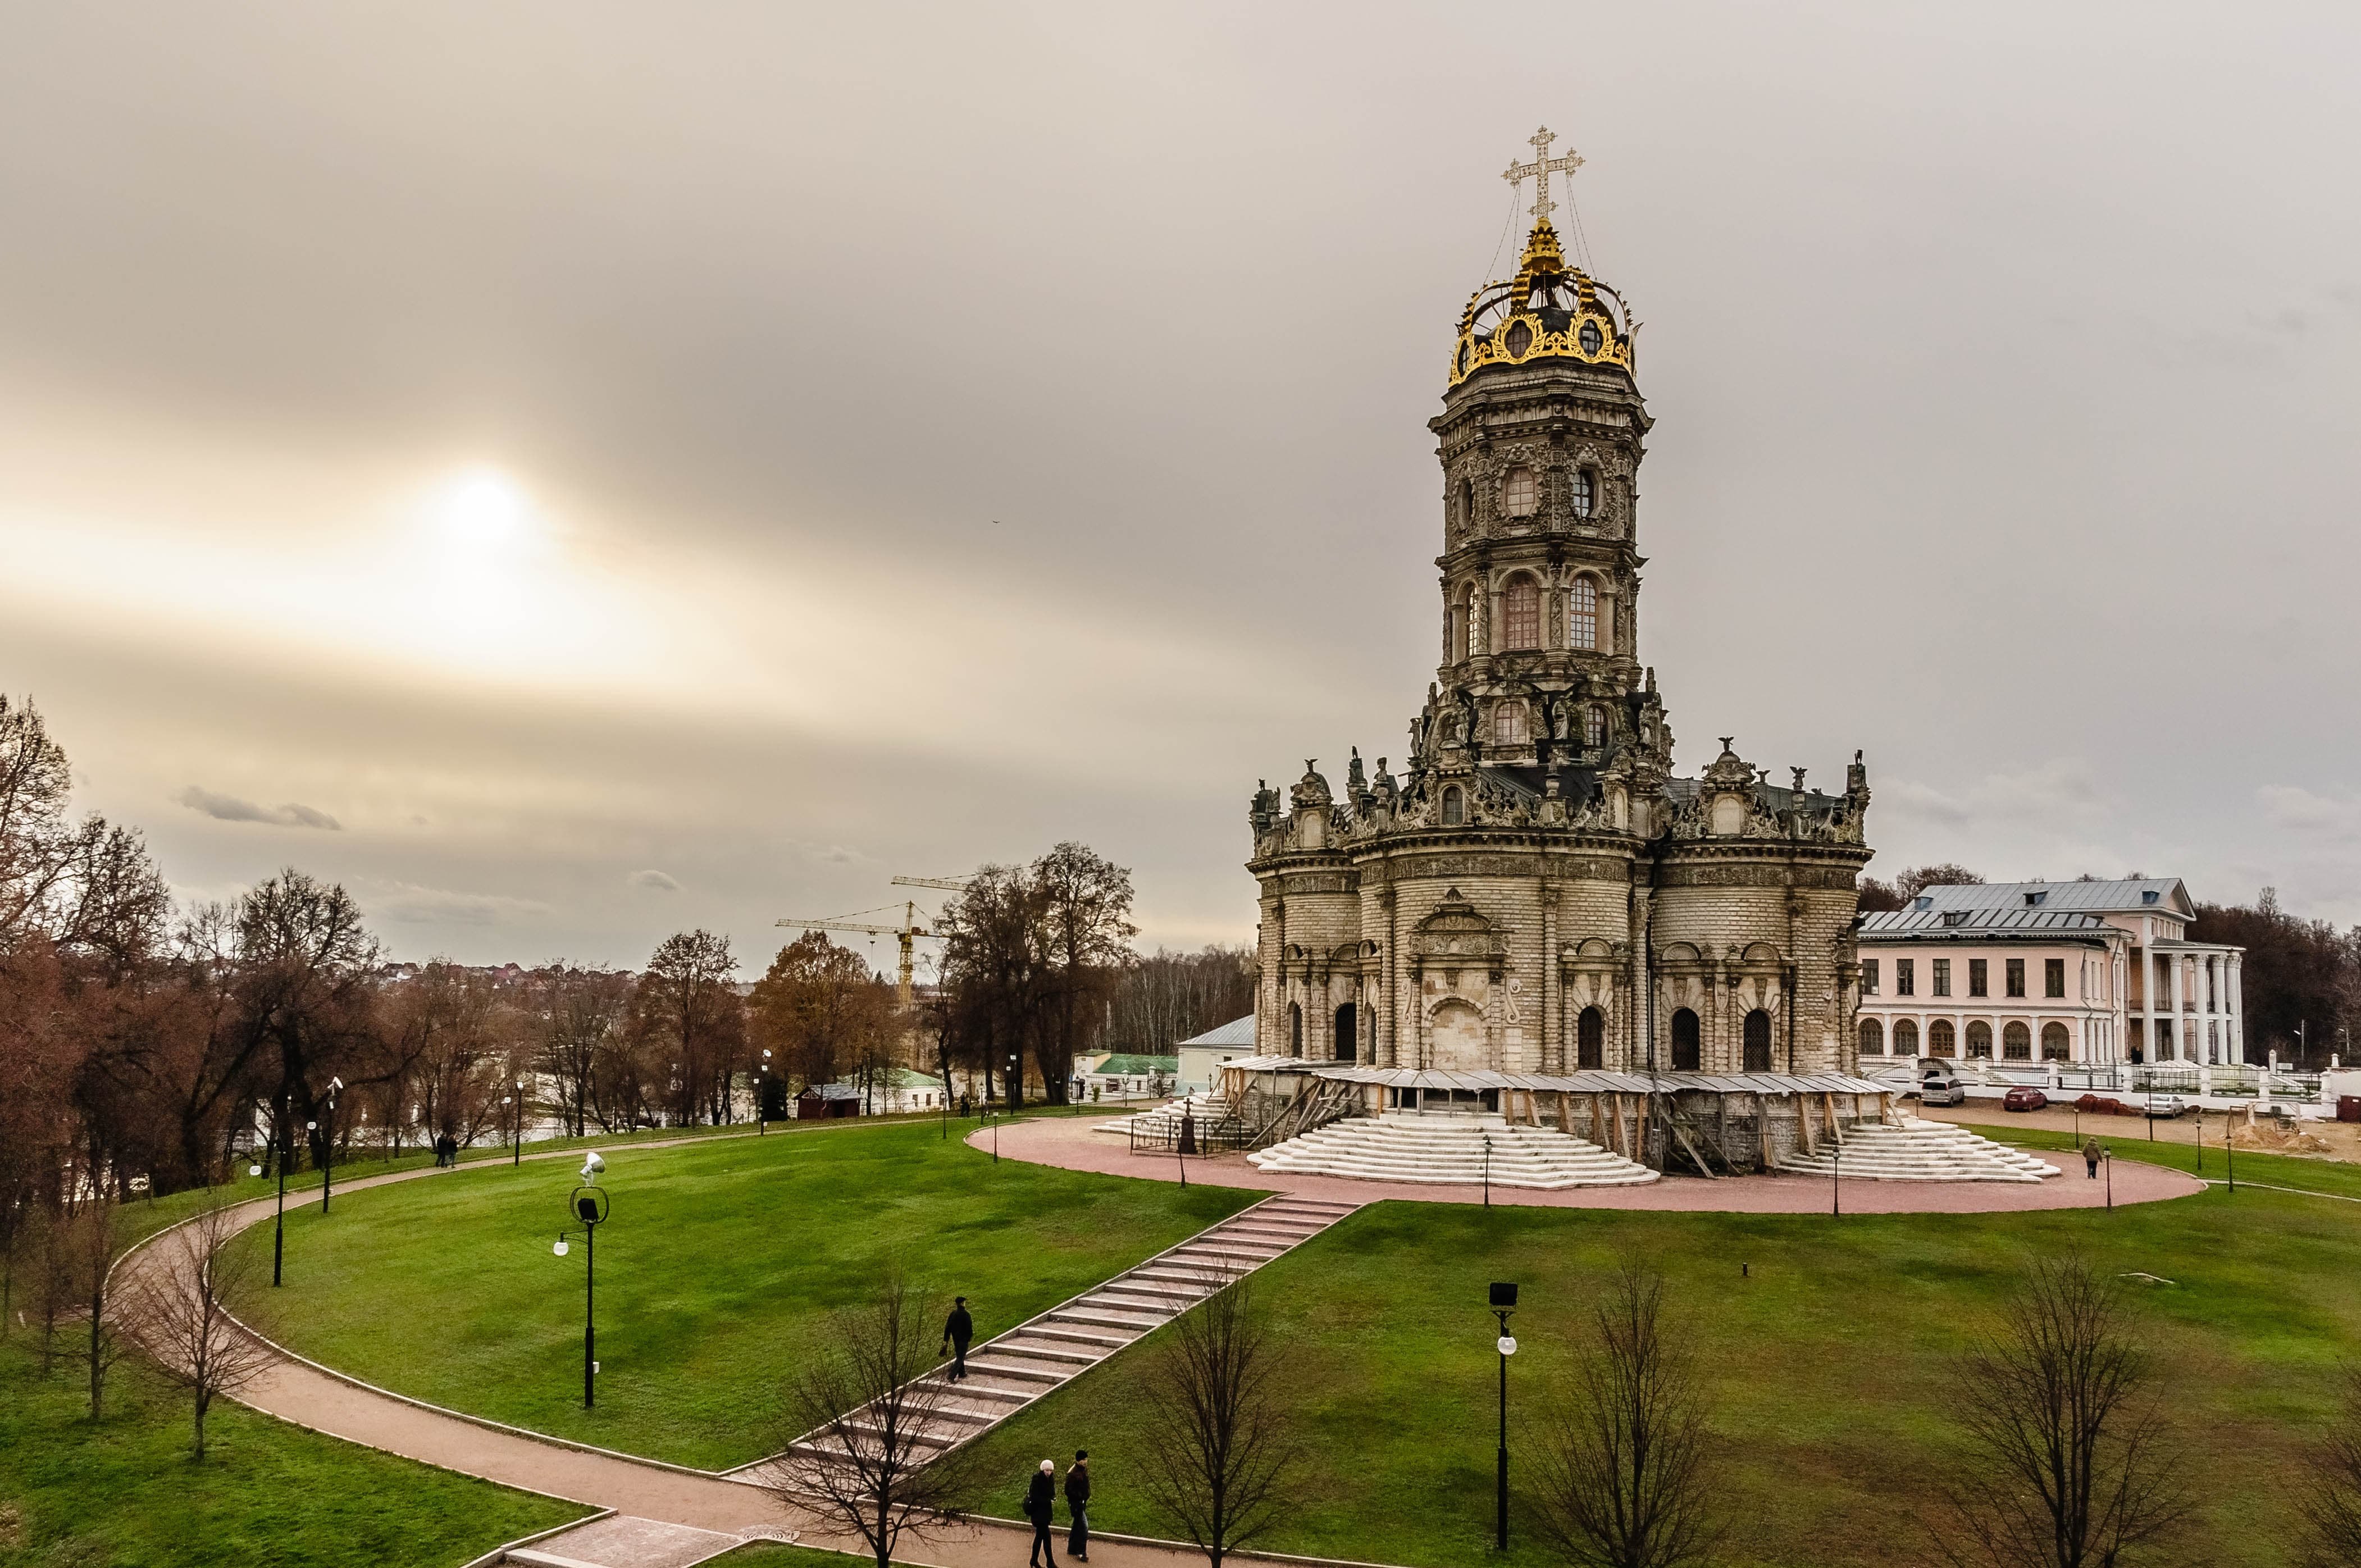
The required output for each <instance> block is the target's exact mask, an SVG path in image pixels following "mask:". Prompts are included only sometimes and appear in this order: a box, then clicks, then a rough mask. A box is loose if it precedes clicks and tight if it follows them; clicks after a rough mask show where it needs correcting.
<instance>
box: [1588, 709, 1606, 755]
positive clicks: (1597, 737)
mask: <svg viewBox="0 0 2361 1568" xmlns="http://www.w3.org/2000/svg"><path fill="white" fill-rule="evenodd" d="M1582 743H1583V744H1584V745H1586V746H1604V745H1606V744H1607V709H1606V708H1605V707H1603V706H1602V705H1600V704H1598V703H1592V704H1591V705H1590V711H1589V712H1588V713H1587V714H1586V715H1584V716H1583V720H1582Z"/></svg>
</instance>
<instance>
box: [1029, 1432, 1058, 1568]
mask: <svg viewBox="0 0 2361 1568" xmlns="http://www.w3.org/2000/svg"><path fill="white" fill-rule="evenodd" d="M1057 1508H1058V1462H1057V1461H1056V1460H1054V1459H1045V1460H1043V1461H1041V1468H1040V1469H1038V1470H1036V1471H1035V1472H1034V1473H1033V1485H1032V1486H1029V1487H1027V1488H1026V1492H1025V1517H1026V1518H1027V1519H1031V1520H1032V1521H1033V1550H1032V1552H1030V1553H1029V1554H1028V1555H1027V1557H1026V1560H1025V1561H1026V1564H1027V1568H1058V1558H1057V1555H1056V1553H1054V1552H1051V1551H1050V1550H1049V1521H1050V1519H1051V1518H1052V1517H1054V1516H1055V1514H1056V1512H1057Z"/></svg>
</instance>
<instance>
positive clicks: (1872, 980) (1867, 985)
mask: <svg viewBox="0 0 2361 1568" xmlns="http://www.w3.org/2000/svg"><path fill="white" fill-rule="evenodd" d="M1861 994H1862V995H1863V996H1875V995H1876V994H1877V960H1876V959H1861Z"/></svg>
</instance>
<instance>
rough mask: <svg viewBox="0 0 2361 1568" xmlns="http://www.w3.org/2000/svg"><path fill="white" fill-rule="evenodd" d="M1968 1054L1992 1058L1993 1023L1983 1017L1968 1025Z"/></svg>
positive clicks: (1986, 1058) (1987, 1059)
mask: <svg viewBox="0 0 2361 1568" xmlns="http://www.w3.org/2000/svg"><path fill="white" fill-rule="evenodd" d="M1968 1055H1969V1056H1971V1057H1977V1058H1982V1059H1983V1060H1985V1061H1990V1060H1991V1059H1992V1025H1990V1024H1987V1023H1985V1022H1984V1021H1983V1020H1982V1019H1981V1018H1978V1019H1977V1020H1975V1021H1974V1022H1973V1023H1971V1024H1970V1025H1968Z"/></svg>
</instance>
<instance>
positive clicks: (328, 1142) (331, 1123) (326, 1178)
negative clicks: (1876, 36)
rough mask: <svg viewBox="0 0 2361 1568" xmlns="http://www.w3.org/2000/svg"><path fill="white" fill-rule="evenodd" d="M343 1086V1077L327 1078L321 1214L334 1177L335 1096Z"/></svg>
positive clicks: (322, 1137)
mask: <svg viewBox="0 0 2361 1568" xmlns="http://www.w3.org/2000/svg"><path fill="white" fill-rule="evenodd" d="M344 1088H345V1080H343V1079H341V1078H332V1079H330V1080H328V1105H327V1112H328V1125H327V1127H326V1129H325V1130H324V1132H322V1133H321V1135H320V1212H322V1213H323V1214H324V1213H326V1212H328V1187H329V1184H330V1183H331V1182H333V1181H334V1180H335V1174H336V1096H337V1095H338V1094H341V1093H342V1092H344ZM315 1125H317V1124H316V1123H312V1122H306V1123H305V1124H304V1126H305V1127H307V1128H309V1127H313V1126H315Z"/></svg>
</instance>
